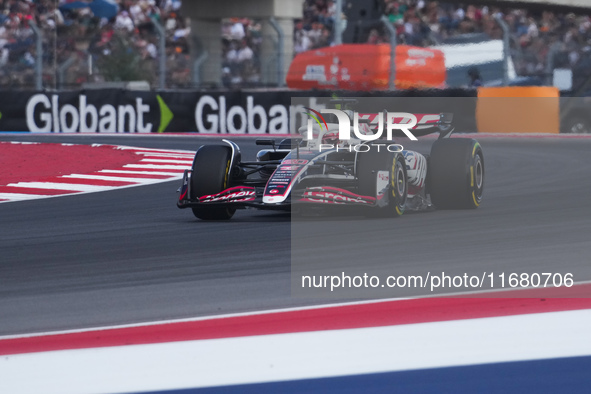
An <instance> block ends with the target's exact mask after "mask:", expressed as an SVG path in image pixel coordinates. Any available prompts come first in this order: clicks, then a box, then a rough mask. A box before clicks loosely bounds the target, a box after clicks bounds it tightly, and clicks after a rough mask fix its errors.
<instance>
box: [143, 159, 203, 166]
mask: <svg viewBox="0 0 591 394" xmlns="http://www.w3.org/2000/svg"><path fill="white" fill-rule="evenodd" d="M143 162H150V163H168V164H187V165H191V164H192V163H193V160H192V159H191V160H166V159H150V158H145V159H142V160H141V161H140V163H143Z"/></svg>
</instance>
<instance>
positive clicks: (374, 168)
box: [177, 114, 484, 220]
mask: <svg viewBox="0 0 591 394" xmlns="http://www.w3.org/2000/svg"><path fill="white" fill-rule="evenodd" d="M379 115H380V114H361V118H362V119H363V118H365V119H369V121H365V123H363V124H359V122H358V120H356V123H355V125H356V126H361V127H359V129H362V130H365V132H367V131H369V132H375V128H374V129H372V127H371V124H372V121H373V120H376V119H377V118H378V117H379ZM415 119H416V120H417V122H416V125H414V126H413V127H412V133H413V135H416V136H424V135H427V134H431V133H439V134H440V135H439V138H438V139H436V140H435V141H434V143H433V145H432V147H431V151H430V153H428V154H426V153H425V154H421V153H419V152H415V151H409V150H404V149H403V147H402V146H401V145H399V144H395V143H394V142H393V141H392V140H391V139H386V140H383V139H374V140H371V141H369V140H366V139H360V138H354V137H353V138H348V139H346V140H342V139H339V136H338V130H339V123H334V122H333V123H325V124H324V125H325V126H326V127H324V129H323V125H322V124H319V125H313V127H312V128H311V129H310V128H309V129H308V131H310V130H311V131H313V133H312V134H315V135H313V136H312V138H310V137H311V135H310V133H306V129H305V127H303V128H301V129H300V131H302V132H303V134H304V136H303V137H304V138H301V139H300V138H292V139H284V140H282V141H274V140H271V139H264V140H257V141H256V143H257V145H264V146H267V147H268V148H266V149H263V150H260V151H259V152H258V154H257V157H256V161H242V157H241V153H240V148H239V147H238V145H237V144H236V143H234V142H232V141H229V140H223V144H219V145H205V146H202V147H200V148H199V149H198V150H197V153H196V154H195V159H194V161H193V166H192V169H188V170H186V171H185V174H184V177H183V183H182V185H181V188H180V189H179V191H180V197H179V199H178V202H177V206H178V207H179V208H191V209H192V211H193V213H194V215H195V216H196V217H197V218H199V219H203V220H225V219H230V218H231V217H232V215H233V214H234V212H235V211H236V209H241V208H246V207H254V208H258V209H275V210H291V209H292V207H293V206H294V205H295V204H317V205H328V204H331V205H343V206H347V205H349V206H361V207H366V208H367V209H366V211H367V212H371V213H373V214H375V213H378V214H379V215H385V216H399V215H402V214H403V213H404V211H405V210H409V209H412V210H421V209H428V208H431V207H435V208H437V209H473V208H477V207H478V206H479V205H480V203H481V200H482V194H483V189H484V156H483V152H482V148H481V146H480V144H479V143H478V142H477V141H475V140H473V139H469V138H448V137H449V136H450V135H451V133H452V132H453V127H452V120H453V116H452V115H451V114H421V115H415ZM375 123H377V121H376V122H375ZM359 129H358V130H359ZM314 131H316V133H314ZM306 134H308V135H306ZM351 134H353V133H351ZM399 135H402V134H401V133H398V134H397V135H396V137H398V136H399ZM393 136H394V135H392V136H388V137H393ZM364 209H365V208H364Z"/></svg>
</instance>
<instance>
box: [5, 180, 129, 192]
mask: <svg viewBox="0 0 591 394" xmlns="http://www.w3.org/2000/svg"><path fill="white" fill-rule="evenodd" d="M6 186H14V187H28V188H32V189H50V190H71V191H81V192H91V191H103V190H113V189H117V188H118V186H98V185H84V184H76V183H54V182H19V183H10V184H8V185H6Z"/></svg>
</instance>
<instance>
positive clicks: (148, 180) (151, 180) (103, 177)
mask: <svg viewBox="0 0 591 394" xmlns="http://www.w3.org/2000/svg"><path fill="white" fill-rule="evenodd" d="M62 178H76V179H89V180H93V179H96V180H100V181H115V182H128V183H160V182H162V179H154V178H126V177H119V176H106V175H86V174H70V175H64V176H62Z"/></svg>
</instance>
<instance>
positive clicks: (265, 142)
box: [255, 139, 275, 149]
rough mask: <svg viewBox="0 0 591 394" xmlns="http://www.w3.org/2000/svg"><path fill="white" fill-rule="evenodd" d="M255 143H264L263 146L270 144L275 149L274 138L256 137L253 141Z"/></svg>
mask: <svg viewBox="0 0 591 394" xmlns="http://www.w3.org/2000/svg"><path fill="white" fill-rule="evenodd" d="M255 144H257V145H264V146H272V147H273V149H275V140H271V139H257V140H256V141H255Z"/></svg>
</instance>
